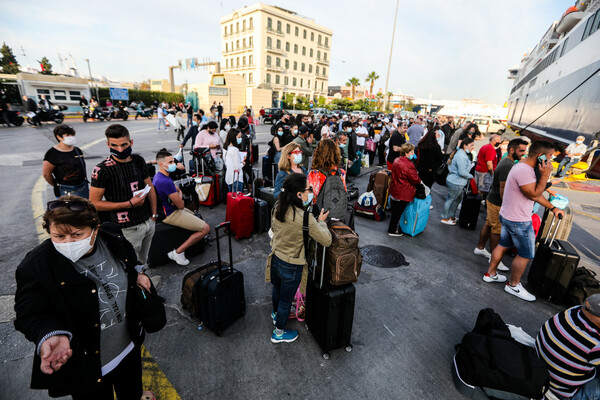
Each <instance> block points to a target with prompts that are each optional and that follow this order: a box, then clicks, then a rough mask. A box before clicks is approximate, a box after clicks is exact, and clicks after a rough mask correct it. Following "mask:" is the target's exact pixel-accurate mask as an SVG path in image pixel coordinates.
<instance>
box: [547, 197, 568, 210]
mask: <svg viewBox="0 0 600 400" xmlns="http://www.w3.org/2000/svg"><path fill="white" fill-rule="evenodd" d="M549 200H550V203H552V205H553V206H554V207H556V208H558V209H561V210H564V209H565V208H567V206H568V205H569V199H568V198H567V197H566V196H563V195H562V194H558V193H556V194H551V195H550V199H549Z"/></svg>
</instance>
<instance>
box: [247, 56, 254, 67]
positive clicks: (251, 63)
mask: <svg viewBox="0 0 600 400" xmlns="http://www.w3.org/2000/svg"><path fill="white" fill-rule="evenodd" d="M248 65H250V66H252V65H254V57H253V56H248Z"/></svg>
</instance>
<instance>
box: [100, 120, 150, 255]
mask: <svg viewBox="0 0 600 400" xmlns="http://www.w3.org/2000/svg"><path fill="white" fill-rule="evenodd" d="M105 135H106V144H107V145H108V148H109V149H110V156H109V157H108V158H106V159H105V160H104V161H102V162H101V163H100V164H98V165H97V166H96V167H95V168H94V170H93V171H92V182H91V187H90V201H91V202H92V203H94V206H95V207H96V209H97V210H98V211H108V213H109V215H110V221H111V222H116V223H118V224H119V225H120V226H121V229H122V230H123V236H125V238H126V239H127V240H128V241H129V242H130V243H131V245H132V246H133V248H134V249H135V253H136V255H137V257H138V260H139V262H140V263H141V264H146V262H147V261H148V251H149V250H150V243H151V242H152V236H154V226H155V222H156V218H157V217H158V214H157V213H156V206H157V202H156V192H155V191H154V187H153V185H152V180H151V179H150V177H149V176H148V172H147V170H146V161H145V160H144V158H143V157H142V156H140V155H139V154H132V152H131V150H132V145H133V140H131V138H130V136H129V131H128V130H127V128H125V127H124V126H123V125H119V124H113V125H111V126H109V127H108V128H106V132H105Z"/></svg>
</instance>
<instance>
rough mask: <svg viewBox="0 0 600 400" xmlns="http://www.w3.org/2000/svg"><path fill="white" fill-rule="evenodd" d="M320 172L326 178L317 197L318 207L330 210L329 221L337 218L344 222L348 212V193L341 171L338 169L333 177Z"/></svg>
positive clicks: (328, 173)
mask: <svg viewBox="0 0 600 400" xmlns="http://www.w3.org/2000/svg"><path fill="white" fill-rule="evenodd" d="M320 172H321V173H322V174H323V175H325V176H326V178H325V182H323V186H321V191H320V192H319V194H318V195H317V207H318V209H319V210H326V211H327V210H329V217H328V220H330V219H331V218H335V219H339V220H341V221H343V220H344V219H345V218H346V213H347V211H348V193H346V189H345V188H344V182H343V181H342V177H341V174H340V170H339V168H338V169H337V170H336V171H335V173H334V174H333V175H332V174H331V172H324V171H320Z"/></svg>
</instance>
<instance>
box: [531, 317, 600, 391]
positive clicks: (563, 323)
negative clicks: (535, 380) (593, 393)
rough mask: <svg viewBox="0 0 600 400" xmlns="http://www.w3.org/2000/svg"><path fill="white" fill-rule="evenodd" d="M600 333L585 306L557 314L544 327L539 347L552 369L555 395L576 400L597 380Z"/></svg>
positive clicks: (549, 367)
mask: <svg viewBox="0 0 600 400" xmlns="http://www.w3.org/2000/svg"><path fill="white" fill-rule="evenodd" d="M599 330H600V328H599V327H597V326H596V325H594V323H593V322H592V321H590V320H589V319H588V318H587V317H586V316H585V315H584V313H583V311H582V309H581V306H577V307H573V308H569V309H568V310H566V311H564V312H562V313H558V314H556V315H555V316H554V317H552V318H550V319H549V320H548V321H546V323H545V324H544V325H543V326H542V328H541V329H540V333H539V335H538V337H537V339H536V348H537V352H538V355H539V356H540V357H541V358H542V359H543V360H544V361H545V363H546V366H547V367H548V372H549V374H550V389H551V390H552V392H554V393H555V394H557V395H559V396H563V397H572V396H573V395H575V393H576V392H577V390H578V389H579V388H580V387H582V386H583V385H584V384H586V383H587V382H589V381H591V380H592V379H594V378H595V377H596V367H598V366H600V332H599Z"/></svg>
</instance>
